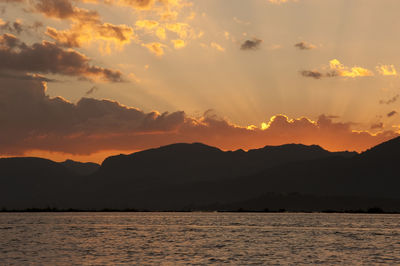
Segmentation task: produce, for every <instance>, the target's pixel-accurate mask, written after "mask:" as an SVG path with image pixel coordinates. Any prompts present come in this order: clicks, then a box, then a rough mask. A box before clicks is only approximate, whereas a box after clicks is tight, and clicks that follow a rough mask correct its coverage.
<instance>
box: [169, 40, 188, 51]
mask: <svg viewBox="0 0 400 266" xmlns="http://www.w3.org/2000/svg"><path fill="white" fill-rule="evenodd" d="M171 42H172V43H173V44H174V48H175V49H182V48H184V47H185V46H186V43H185V41H184V40H171Z"/></svg>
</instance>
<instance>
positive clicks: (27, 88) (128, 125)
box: [0, 77, 398, 155]
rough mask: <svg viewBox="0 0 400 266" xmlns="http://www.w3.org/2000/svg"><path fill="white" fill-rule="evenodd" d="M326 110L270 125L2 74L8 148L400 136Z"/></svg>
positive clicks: (325, 143)
mask: <svg viewBox="0 0 400 266" xmlns="http://www.w3.org/2000/svg"><path fill="white" fill-rule="evenodd" d="M333 119H334V118H331V117H329V116H325V115H321V116H320V117H319V118H318V120H316V121H312V120H310V119H308V118H305V117H301V118H297V119H290V118H288V117H287V116H284V115H276V116H273V117H272V118H271V119H270V120H269V121H268V122H264V123H262V126H260V127H257V126H249V127H242V126H238V125H235V124H233V123H231V122H229V121H227V120H225V119H221V118H219V117H218V116H216V115H215V114H213V113H212V112H205V113H204V115H203V116H201V117H190V116H188V115H186V114H185V113H184V112H182V111H178V112H174V113H159V112H156V111H154V112H148V113H146V112H143V111H141V110H139V109H137V108H132V107H128V106H124V105H121V104H119V103H118V102H115V101H111V100H99V99H90V98H82V99H80V100H79V101H78V102H77V103H71V102H69V101H67V100H65V99H63V98H61V97H53V98H52V97H49V96H48V95H47V94H46V82H44V81H42V80H40V79H13V78H9V77H0V121H2V130H1V131H0V154H3V155H17V154H26V153H28V154H29V151H38V150H41V151H48V152H63V153H69V154H92V153H96V152H100V151H107V150H113V151H115V150H121V151H122V150H125V151H132V150H141V149H147V148H152V147H156V146H160V145H166V144H170V143H176V142H203V143H206V144H209V145H213V146H217V147H220V148H222V149H229V150H232V149H233V150H235V149H239V148H244V149H252V148H259V147H263V146H265V145H281V144H286V143H303V144H309V145H311V144H319V145H321V146H322V147H324V148H326V149H329V150H347V149H349V150H357V151H361V150H365V149H367V148H369V147H371V146H374V145H376V144H378V143H381V142H383V141H385V140H388V139H391V138H393V137H396V136H398V134H397V133H395V132H393V131H385V132H378V133H377V134H375V135H372V134H370V133H369V132H366V131H365V132H363V131H359V132H356V131H353V130H352V128H351V127H352V125H353V123H350V122H349V123H341V122H334V121H333Z"/></svg>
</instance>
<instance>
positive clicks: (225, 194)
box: [0, 138, 400, 211]
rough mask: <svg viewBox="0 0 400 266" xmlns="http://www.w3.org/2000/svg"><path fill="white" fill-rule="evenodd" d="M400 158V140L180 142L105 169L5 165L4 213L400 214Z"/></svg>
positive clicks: (1, 176)
mask: <svg viewBox="0 0 400 266" xmlns="http://www.w3.org/2000/svg"><path fill="white" fill-rule="evenodd" d="M399 156H400V138H396V139H393V140H390V141H388V142H385V143H382V144H380V145H378V146H376V147H374V148H372V149H370V150H368V151H366V152H364V153H362V154H357V153H352V152H329V151H326V150H324V149H322V148H321V147H319V146H315V145H313V146H306V145H301V144H288V145H282V146H266V147H264V148H261V149H256V150H250V151H247V152H245V151H243V150H237V151H227V152H225V151H221V150H220V149H218V148H215V147H210V146H207V145H204V144H201V143H193V144H184V143H180V144H173V145H168V146H164V147H160V148H156V149H150V150H145V151H141V152H137V153H133V154H130V155H118V156H112V157H109V158H107V159H106V160H105V161H104V162H103V164H102V165H101V166H100V167H99V166H98V165H96V164H90V163H89V164H82V163H78V162H72V161H66V162H63V163H55V162H52V161H49V160H44V159H38V158H8V159H0V186H1V187H0V208H1V207H4V208H32V207H36V208H45V207H58V208H75V209H103V208H112V209H125V208H130V209H132V208H136V209H149V210H183V209H191V208H193V209H196V208H200V209H201V208H206V206H214V207H216V206H218V208H228V207H229V206H230V207H229V208H235V207H239V208H241V207H240V206H243V207H246V208H248V209H260V208H275V207H276V208H278V206H279V205H280V204H279V203H276V202H278V201H280V202H282V205H285V204H286V205H285V206H289V207H290V206H295V208H294V207H293V208H294V210H300V209H301V210H305V211H307V210H321V209H331V208H332V206H334V207H335V208H340V207H342V208H341V209H357V206H359V208H366V206H367V205H374V203H376V204H375V205H379V204H381V205H384V206H385V207H386V208H389V207H390V208H391V209H390V210H393V208H392V207H393V205H394V206H399V207H398V211H400V205H398V204H393V202H397V200H398V199H400V191H399V187H400V178H399V176H400V175H399V174H398V170H397V167H396V166H397V165H396V161H397V158H399ZM3 193H4V194H3ZM265 195H269V196H268V197H267V196H265ZM271 195H275V196H273V197H271ZM276 195H279V196H276ZM290 195H291V196H290ZM293 195H301V196H300V197H297V198H296V197H293ZM351 199H353V200H351ZM317 201H318V202H320V203H321V204H322V205H321V204H319V205H318V204H316V202H317ZM268 202H269V203H270V204H268ZM271 202H275V203H276V204H275V203H274V204H272V203H271ZM284 202H286V203H285V204H283V203H284ZM350 202H351V204H350ZM324 204H325V205H326V208H324V206H323V205H324ZM268 205H270V207H268ZM316 205H318V208H317V209H316ZM345 205H348V206H345ZM262 206H265V207H262ZM274 206H275V207H274ZM371 207H373V206H371ZM282 208H285V207H284V206H283V207H282Z"/></svg>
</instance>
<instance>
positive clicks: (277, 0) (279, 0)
mask: <svg viewBox="0 0 400 266" xmlns="http://www.w3.org/2000/svg"><path fill="white" fill-rule="evenodd" d="M290 1H293V2H297V1H298V0H268V2H270V3H271V4H276V5H280V4H284V3H288V2H290Z"/></svg>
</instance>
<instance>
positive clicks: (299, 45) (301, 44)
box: [294, 42, 317, 50]
mask: <svg viewBox="0 0 400 266" xmlns="http://www.w3.org/2000/svg"><path fill="white" fill-rule="evenodd" d="M294 47H296V48H298V49H300V50H311V49H315V48H317V46H315V45H314V44H312V43H308V42H299V43H296V44H295V45H294Z"/></svg>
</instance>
